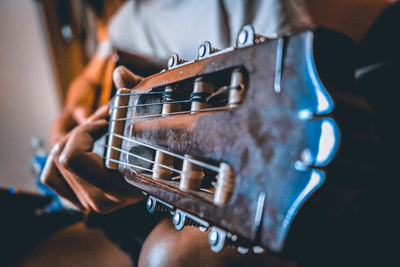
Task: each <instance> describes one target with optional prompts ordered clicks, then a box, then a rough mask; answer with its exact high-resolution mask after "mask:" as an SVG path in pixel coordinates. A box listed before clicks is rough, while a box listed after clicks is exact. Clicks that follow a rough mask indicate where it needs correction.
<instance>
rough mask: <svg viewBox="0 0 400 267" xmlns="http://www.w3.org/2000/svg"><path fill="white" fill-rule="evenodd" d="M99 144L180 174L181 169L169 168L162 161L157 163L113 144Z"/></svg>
mask: <svg viewBox="0 0 400 267" xmlns="http://www.w3.org/2000/svg"><path fill="white" fill-rule="evenodd" d="M101 146H103V147H110V148H111V149H114V150H117V151H119V152H122V153H125V154H127V155H130V156H133V157H136V158H138V159H141V160H143V161H147V162H150V163H153V164H155V165H158V166H161V167H162V168H164V169H167V170H171V171H173V172H176V173H179V174H182V171H181V170H178V169H174V168H171V167H169V166H167V165H164V164H162V163H157V162H155V161H153V160H150V159H148V158H145V157H142V156H139V155H136V154H133V153H131V152H128V151H126V150H123V149H119V148H117V147H115V146H109V145H101Z"/></svg>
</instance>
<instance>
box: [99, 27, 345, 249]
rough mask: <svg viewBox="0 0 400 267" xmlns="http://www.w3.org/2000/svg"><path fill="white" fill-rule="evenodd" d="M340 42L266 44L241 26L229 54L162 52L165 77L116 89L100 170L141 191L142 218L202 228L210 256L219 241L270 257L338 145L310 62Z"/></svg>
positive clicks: (307, 37)
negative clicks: (157, 215) (164, 215)
mask: <svg viewBox="0 0 400 267" xmlns="http://www.w3.org/2000/svg"><path fill="white" fill-rule="evenodd" d="M320 35H321V36H323V38H322V39H324V40H325V41H324V42H321V43H319V44H317V42H316V37H318V36H320ZM338 36H339V37H338ZM340 36H341V35H339V34H337V33H334V32H330V31H327V30H318V29H308V30H305V31H303V32H299V33H295V34H291V35H287V36H274V37H270V38H267V37H263V36H259V35H257V34H255V33H254V30H253V28H252V27H251V26H245V27H243V29H242V30H241V31H240V32H239V34H238V37H237V42H236V46H235V47H231V48H227V49H225V50H217V49H215V48H213V47H212V46H211V44H210V43H209V42H204V43H203V44H201V45H200V47H199V50H198V58H197V59H195V60H193V61H185V60H182V59H180V58H179V56H178V55H177V54H173V55H172V56H171V58H170V59H169V61H168V69H167V70H163V71H161V72H160V73H158V74H155V75H152V76H149V77H147V78H146V79H144V80H143V81H142V82H141V83H140V84H139V85H138V86H137V87H136V88H135V89H134V90H129V89H120V90H119V91H118V92H117V94H116V97H115V99H114V101H113V102H112V103H113V104H112V106H111V110H112V112H111V119H110V130H109V141H108V144H107V157H106V166H107V167H109V168H111V169H118V170H119V171H121V172H122V173H123V174H124V176H125V178H126V180H127V181H128V182H129V183H131V184H132V185H134V186H136V187H138V188H140V189H141V190H143V192H144V193H145V194H146V195H148V197H149V198H148V202H147V204H148V209H149V211H151V212H155V211H157V210H158V211H167V212H170V213H171V214H172V218H173V222H174V224H175V227H176V228H177V229H182V228H183V227H184V226H185V225H196V226H199V227H200V229H201V230H206V229H208V228H211V230H210V232H209V242H210V245H211V248H212V249H213V250H214V251H219V250H221V249H222V248H223V246H224V245H225V244H226V243H232V244H236V245H238V246H244V247H246V246H247V247H248V246H250V245H260V246H262V247H266V248H268V249H270V250H272V251H280V250H281V249H282V247H283V244H284V241H285V237H286V235H287V232H288V229H289V226H290V224H291V223H292V221H293V219H294V216H295V214H296V212H297V211H298V210H299V208H300V206H301V205H302V203H303V202H304V201H305V200H306V199H307V198H308V196H309V195H310V194H312V193H313V192H314V191H315V190H316V189H318V188H319V187H320V186H321V185H322V183H323V182H324V180H325V176H326V173H325V171H324V167H325V166H327V165H328V164H329V163H330V162H331V160H332V159H333V157H334V155H335V153H336V151H337V149H338V146H339V139H340V132H339V127H338V125H337V123H336V122H335V119H334V117H332V116H331V114H332V111H333V109H334V101H333V100H332V97H331V95H330V94H329V93H328V90H327V89H326V86H325V84H324V83H323V81H322V80H323V77H322V78H321V76H320V75H319V71H318V70H317V64H316V62H315V57H314V56H315V50H316V47H320V46H324V45H325V44H326V43H328V42H330V41H335V42H339V43H338V47H340V46H341V43H340V42H342V41H343V43H346V42H347V39H346V38H344V39H343V40H342V39H341V38H342V37H340ZM318 39H321V38H319V37H318ZM343 47H345V45H343ZM322 50H323V52H318V53H319V54H320V55H319V57H320V58H321V57H322V58H323V57H324V56H323V55H322V56H321V53H322V54H324V53H325V54H327V53H328V52H329V51H328V50H329V49H327V48H326V47H325V49H322ZM326 58H331V57H329V56H327V57H326ZM337 63H338V62H327V63H325V64H332V65H335V64H337ZM338 73H340V72H338ZM324 75H331V74H330V73H328V74H327V73H326V71H325V72H324ZM335 75H336V76H335ZM331 76H335V78H334V79H333V80H340V79H341V77H340V75H339V74H332V75H331ZM331 80H332V79H331ZM332 84H335V83H334V82H333V83H332Z"/></svg>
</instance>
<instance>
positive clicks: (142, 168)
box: [102, 157, 153, 173]
mask: <svg viewBox="0 0 400 267" xmlns="http://www.w3.org/2000/svg"><path fill="white" fill-rule="evenodd" d="M102 158H103V159H105V160H109V161H111V162H115V163H118V164H124V165H126V166H129V167H132V168H136V169H140V170H143V171H147V172H150V173H153V170H150V169H147V168H144V167H142V166H139V165H134V164H130V163H127V162H123V161H120V160H116V159H110V158H107V157H102Z"/></svg>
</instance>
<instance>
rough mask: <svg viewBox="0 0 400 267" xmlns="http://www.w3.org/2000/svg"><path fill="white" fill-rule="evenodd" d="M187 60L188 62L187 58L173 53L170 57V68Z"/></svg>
mask: <svg viewBox="0 0 400 267" xmlns="http://www.w3.org/2000/svg"><path fill="white" fill-rule="evenodd" d="M185 62H188V61H187V60H184V59H182V58H179V56H178V54H177V53H173V54H172V55H171V56H170V58H169V59H168V69H172V68H174V67H176V66H178V65H180V64H183V63H185Z"/></svg>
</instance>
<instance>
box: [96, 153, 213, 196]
mask: <svg viewBox="0 0 400 267" xmlns="http://www.w3.org/2000/svg"><path fill="white" fill-rule="evenodd" d="M102 158H103V159H107V158H105V157H102ZM109 160H110V161H112V162H115V163H118V164H122V165H126V166H129V167H132V168H138V167H140V166H136V165H133V164H130V163H127V162H123V161H119V160H115V159H109ZM141 169H144V170H146V171H148V172H150V173H152V172H153V171H152V170H150V169H146V168H142V167H141ZM141 175H144V174H143V173H141ZM180 179H181V177H180V176H174V177H171V179H170V180H171V181H178V180H180ZM200 191H203V192H206V193H209V194H214V192H213V190H210V189H207V188H203V187H202V188H200Z"/></svg>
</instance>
